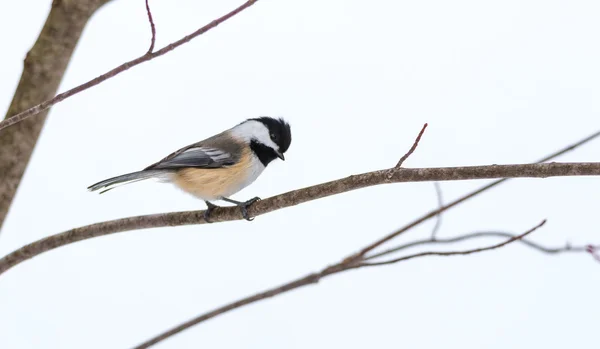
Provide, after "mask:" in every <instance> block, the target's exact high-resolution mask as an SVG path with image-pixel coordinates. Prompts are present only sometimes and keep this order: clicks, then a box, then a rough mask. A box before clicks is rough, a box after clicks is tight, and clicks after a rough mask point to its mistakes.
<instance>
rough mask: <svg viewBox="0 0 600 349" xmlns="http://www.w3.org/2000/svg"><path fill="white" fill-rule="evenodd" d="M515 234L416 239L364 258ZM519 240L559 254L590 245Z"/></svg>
mask: <svg viewBox="0 0 600 349" xmlns="http://www.w3.org/2000/svg"><path fill="white" fill-rule="evenodd" d="M515 236H516V235H513V234H510V233H504V232H497V231H489V232H488V231H485V232H477V233H471V234H466V235H460V236H456V237H452V238H445V239H423V240H417V241H412V242H409V243H405V244H402V245H398V246H396V247H393V248H389V249H387V250H385V251H382V252H379V253H376V254H373V255H370V256H368V257H365V260H368V261H370V260H373V259H376V258H380V257H383V256H387V255H390V254H393V253H397V252H399V251H402V250H406V249H409V248H413V247H417V246H430V245H446V244H453V243H456V242H461V241H468V240H476V239H479V238H489V237H502V238H508V239H510V238H513V237H515ZM519 241H520V242H521V243H523V244H524V245H526V246H527V247H531V248H533V249H534V250H537V251H540V252H542V253H546V254H559V253H565V252H584V251H588V250H587V249H588V248H589V246H590V245H586V246H571V245H569V244H565V246H563V247H546V246H543V245H540V244H538V243H535V242H533V241H529V240H527V239H520V240H519Z"/></svg>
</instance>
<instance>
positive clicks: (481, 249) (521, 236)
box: [360, 219, 546, 267]
mask: <svg viewBox="0 0 600 349" xmlns="http://www.w3.org/2000/svg"><path fill="white" fill-rule="evenodd" d="M544 224H546V220H545V219H544V220H543V221H542V222H541V223H540V224H538V225H536V226H535V227H533V228H531V229H529V230H528V231H526V232H524V233H523V234H520V235H517V236H513V237H511V238H510V239H508V240H506V241H503V242H501V243H499V244H496V245H492V246H487V247H480V248H474V249H470V250H465V251H449V252H439V251H428V252H421V253H415V254H411V255H408V256H404V257H400V258H395V259H391V260H389V261H383V262H372V263H361V264H360V266H361V267H375V266H381V265H389V264H396V263H398V262H402V261H407V260H409V259H414V258H419V257H425V256H443V257H448V256H458V255H462V256H465V255H469V254H473V253H479V252H484V251H489V250H495V249H497V248H500V247H502V246H504V245H508V244H510V243H511V242H513V241H517V240H520V239H521V238H523V237H525V236H526V235H529V234H531V233H533V232H534V231H536V230H537V229H538V228H540V227H542V226H543V225H544Z"/></svg>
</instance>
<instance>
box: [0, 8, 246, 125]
mask: <svg viewBox="0 0 600 349" xmlns="http://www.w3.org/2000/svg"><path fill="white" fill-rule="evenodd" d="M257 1H258V0H248V1H246V2H245V3H244V4H242V5H241V6H239V7H238V8H236V9H235V10H233V11H231V12H229V13H227V14H226V15H224V16H222V17H219V18H217V19H215V20H213V21H212V22H210V23H208V24H206V25H205V26H203V27H202V28H200V29H198V30H196V31H195V32H193V33H191V34H189V35H187V36H185V37H183V38H181V39H179V40H177V41H175V42H173V43H171V44H169V45H167V46H165V47H163V48H161V49H160V50H158V51H155V52H151V53H150V51H148V52H147V53H145V54H144V55H142V56H140V57H138V58H136V59H134V60H131V61H129V62H125V63H123V64H121V65H120V66H118V67H116V68H114V69H112V70H110V71H108V72H106V73H104V74H102V75H100V76H98V77H96V78H94V79H92V80H90V81H88V82H86V83H83V84H81V85H79V86H77V87H74V88H72V89H70V90H68V91H65V92H63V93H60V94H58V95H56V96H55V97H54V98H52V99H49V100H47V101H45V102H42V103H40V104H37V105H36V106H34V107H31V108H29V109H27V110H25V111H23V112H21V113H19V114H17V115H14V116H12V117H10V118H8V119H6V120H4V121H2V122H0V130H2V129H5V128H7V127H9V126H11V125H14V124H16V123H18V122H21V121H23V120H25V119H27V118H29V117H30V116H33V115H35V114H38V113H39V112H41V111H43V110H46V109H48V108H49V107H51V106H53V105H54V104H56V103H59V102H62V101H64V100H65V99H67V98H69V97H71V96H73V95H75V94H77V93H79V92H81V91H85V90H87V89H88V88H90V87H93V86H96V85H98V84H100V83H101V82H103V81H105V80H108V79H110V78H112V77H114V76H116V75H119V74H121V73H122V72H124V71H126V70H128V69H130V68H133V67H135V66H136V65H139V64H142V63H144V62H147V61H150V60H152V59H154V58H157V57H160V56H162V55H164V54H166V53H168V52H170V51H172V50H174V49H176V48H177V47H179V46H181V45H183V44H185V43H188V42H190V41H191V40H192V39H194V38H196V37H198V36H200V35H202V34H204V33H206V32H207V31H209V30H211V29H213V28H215V27H216V26H217V25H219V24H221V23H223V22H225V21H226V20H228V19H230V18H231V17H233V16H235V15H237V14H238V13H240V12H242V11H243V10H245V9H247V8H248V7H250V6H252V5H254V3H255V2H257ZM148 15H149V17H151V15H150V12H148ZM151 23H153V22H151ZM152 48H153V47H152Z"/></svg>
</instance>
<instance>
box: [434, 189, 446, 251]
mask: <svg viewBox="0 0 600 349" xmlns="http://www.w3.org/2000/svg"><path fill="white" fill-rule="evenodd" d="M433 186H434V188H435V196H436V197H437V204H438V209H439V208H442V207H444V198H443V196H442V187H441V185H440V183H438V182H434V183H433ZM441 226H442V213H441V212H440V213H438V214H437V215H435V225H434V226H433V229H432V230H431V240H435V236H436V235H437V232H438V231H439V230H440V227H441Z"/></svg>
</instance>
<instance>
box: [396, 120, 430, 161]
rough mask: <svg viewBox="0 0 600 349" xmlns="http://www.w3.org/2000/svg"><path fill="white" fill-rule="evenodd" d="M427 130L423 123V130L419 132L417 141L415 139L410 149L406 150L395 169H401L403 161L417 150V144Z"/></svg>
mask: <svg viewBox="0 0 600 349" xmlns="http://www.w3.org/2000/svg"><path fill="white" fill-rule="evenodd" d="M426 128H427V123H425V125H423V128H422V129H421V132H419V135H418V136H417V139H415V141H414V143H413V145H412V147H410V149H409V150H408V152H407V153H406V154H404V155H403V156H402V157H401V158H400V160H399V161H398V163H397V164H396V167H395V168H400V167H402V164H403V163H404V161H406V159H408V157H409V156H411V155H412V153H414V152H415V150H416V149H417V147H418V146H419V142H420V141H421V137H422V136H423V133H424V132H425V129H426Z"/></svg>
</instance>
